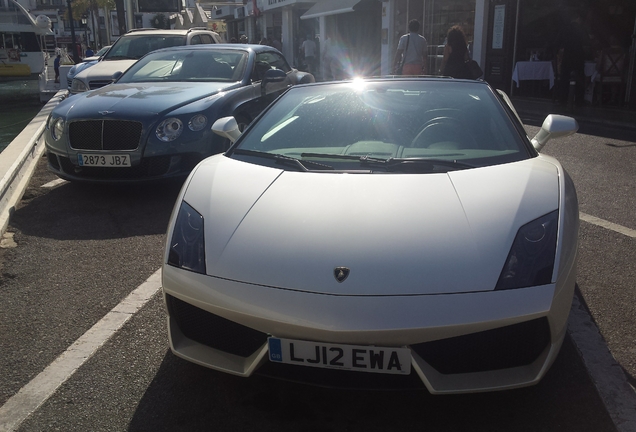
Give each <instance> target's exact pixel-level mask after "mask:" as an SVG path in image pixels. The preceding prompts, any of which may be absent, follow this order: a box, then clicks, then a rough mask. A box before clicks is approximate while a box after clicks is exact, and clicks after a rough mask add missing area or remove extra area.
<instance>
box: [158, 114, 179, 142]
mask: <svg viewBox="0 0 636 432" xmlns="http://www.w3.org/2000/svg"><path fill="white" fill-rule="evenodd" d="M181 132H183V122H182V121H181V120H179V119H178V118H175V117H171V118H168V119H165V120H164V121H162V122H161V123H159V126H157V130H156V131H155V134H156V135H157V138H159V139H160V140H161V141H163V142H170V141H174V140H176V139H177V138H179V135H181Z"/></svg>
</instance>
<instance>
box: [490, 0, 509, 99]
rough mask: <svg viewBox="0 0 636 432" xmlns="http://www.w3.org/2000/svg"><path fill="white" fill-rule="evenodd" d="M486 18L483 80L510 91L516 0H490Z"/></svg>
mask: <svg viewBox="0 0 636 432" xmlns="http://www.w3.org/2000/svg"><path fill="white" fill-rule="evenodd" d="M488 14H489V19H488V42H487V46H486V67H485V68H484V75H485V80H486V81H488V83H489V84H490V85H491V86H493V87H495V88H497V89H500V90H503V91H505V92H506V93H509V92H510V83H511V82H512V65H513V62H514V49H515V27H516V17H517V0H491V1H490V7H489V11H488Z"/></svg>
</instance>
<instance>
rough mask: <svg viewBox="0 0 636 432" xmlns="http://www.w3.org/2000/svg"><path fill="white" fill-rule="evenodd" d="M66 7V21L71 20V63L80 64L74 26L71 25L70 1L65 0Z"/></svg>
mask: <svg viewBox="0 0 636 432" xmlns="http://www.w3.org/2000/svg"><path fill="white" fill-rule="evenodd" d="M66 5H67V6H68V19H69V20H71V43H72V44H73V61H75V64H77V63H80V62H81V60H80V57H79V53H78V52H77V41H76V40H75V25H74V24H73V10H72V9H71V0H66Z"/></svg>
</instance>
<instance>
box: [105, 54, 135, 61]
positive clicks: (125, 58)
mask: <svg viewBox="0 0 636 432" xmlns="http://www.w3.org/2000/svg"><path fill="white" fill-rule="evenodd" d="M104 60H139V57H131V56H123V55H114V56H110V57H106V58H104Z"/></svg>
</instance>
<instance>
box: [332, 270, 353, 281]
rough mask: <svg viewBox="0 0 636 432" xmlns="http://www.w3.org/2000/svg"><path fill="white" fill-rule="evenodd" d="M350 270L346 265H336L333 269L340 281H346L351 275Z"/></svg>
mask: <svg viewBox="0 0 636 432" xmlns="http://www.w3.org/2000/svg"><path fill="white" fill-rule="evenodd" d="M349 272H350V270H349V269H348V268H346V267H336V268H335V269H333V275H334V276H335V278H336V280H337V281H338V282H344V281H345V279H346V278H347V276H349Z"/></svg>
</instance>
